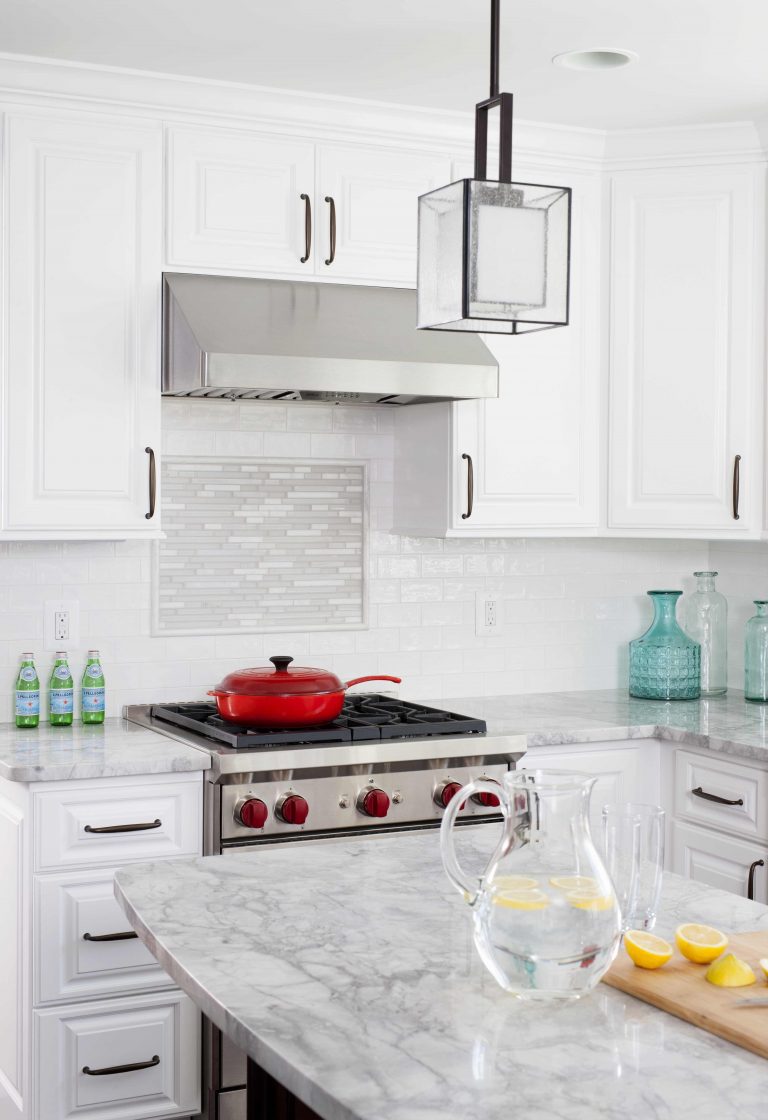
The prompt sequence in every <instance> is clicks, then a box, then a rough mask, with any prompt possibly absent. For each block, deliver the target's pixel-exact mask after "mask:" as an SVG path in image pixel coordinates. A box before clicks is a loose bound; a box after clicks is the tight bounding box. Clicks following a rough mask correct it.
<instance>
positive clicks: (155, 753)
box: [0, 719, 211, 782]
mask: <svg viewBox="0 0 768 1120" xmlns="http://www.w3.org/2000/svg"><path fill="white" fill-rule="evenodd" d="M210 765H211V759H210V756H209V755H208V754H207V753H206V752H205V751H199V750H195V748H194V747H188V746H185V745H184V744H183V743H179V742H177V741H176V740H174V739H167V738H166V737H165V736H164V735H157V734H156V733H155V732H154V731H148V730H147V729H146V728H145V727H139V726H137V725H136V724H135V723H128V722H127V720H124V719H107V720H105V721H104V723H102V724H92V725H87V724H82V723H79V722H77V723H73V724H72V726H71V727H51V725H50V724H48V723H41V724H40V726H39V727H29V728H27V727H25V728H18V727H16V726H15V725H14V724H11V723H4V724H0V777H2V778H7V779H9V780H10V781H12V782H57V781H66V780H69V781H71V780H74V779H75V778H116V777H120V776H122V775H129V774H168V773H172V772H179V771H190V770H208V769H209V768H210Z"/></svg>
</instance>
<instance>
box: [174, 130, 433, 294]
mask: <svg viewBox="0 0 768 1120" xmlns="http://www.w3.org/2000/svg"><path fill="white" fill-rule="evenodd" d="M167 158H168V200H167V210H168V238H167V253H168V263H169V264H170V265H171V266H173V267H182V268H187V267H188V268H205V269H214V270H217V271H222V272H250V273H255V274H257V275H260V274H262V273H277V274H280V275H283V276H286V277H295V278H297V279H310V278H315V277H321V278H323V279H328V280H336V281H343V280H362V281H366V282H371V283H379V284H403V285H413V284H415V281H416V227H417V199H418V196H419V195H420V194H423V193H424V192H426V191H429V190H432V189H434V188H435V187H439V186H440V185H441V184H442V183H445V182H448V181H449V178H450V170H451V165H450V159H449V158H448V157H447V156H440V155H430V154H425V153H422V152H419V151H416V150H408V149H391V148H377V147H374V146H365V145H363V144H354V145H353V144H331V143H315V142H314V141H312V140H310V139H306V138H301V137H286V138H282V137H274V136H266V135H260V134H259V133H257V132H252V131H246V130H242V131H239V130H233V129H215V130H214V129H200V128H191V127H181V126H179V127H173V128H170V129H169V130H168V147H167ZM308 216H309V219H310V224H311V238H310V244H309V252H308V253H307V225H306V223H307V217H308ZM302 258H306V259H304V260H302Z"/></svg>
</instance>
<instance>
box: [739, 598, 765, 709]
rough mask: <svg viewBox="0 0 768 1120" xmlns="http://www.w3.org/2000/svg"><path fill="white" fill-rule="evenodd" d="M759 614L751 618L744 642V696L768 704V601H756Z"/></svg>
mask: <svg viewBox="0 0 768 1120" xmlns="http://www.w3.org/2000/svg"><path fill="white" fill-rule="evenodd" d="M754 602H755V606H756V607H757V613H756V614H754V615H753V616H752V618H750V620H749V622H748V623H747V626H746V630H745V641H744V696H745V697H746V699H747V700H754V701H756V702H757V703H760V704H765V703H768V599H755V601H754Z"/></svg>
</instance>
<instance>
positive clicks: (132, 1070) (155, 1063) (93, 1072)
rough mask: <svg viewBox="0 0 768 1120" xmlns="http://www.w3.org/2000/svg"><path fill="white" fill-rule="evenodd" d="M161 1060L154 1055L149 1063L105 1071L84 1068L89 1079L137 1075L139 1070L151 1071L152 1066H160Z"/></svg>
mask: <svg viewBox="0 0 768 1120" xmlns="http://www.w3.org/2000/svg"><path fill="white" fill-rule="evenodd" d="M159 1065H160V1058H159V1057H158V1055H157V1054H153V1055H152V1057H151V1058H150V1060H149V1061H148V1062H130V1063H129V1064H128V1065H125V1066H104V1068H103V1069H91V1067H90V1066H83V1073H87V1074H88V1076H89V1077H107V1076H108V1075H109V1074H110V1073H136V1071H137V1070H139V1069H151V1068H152V1066H159Z"/></svg>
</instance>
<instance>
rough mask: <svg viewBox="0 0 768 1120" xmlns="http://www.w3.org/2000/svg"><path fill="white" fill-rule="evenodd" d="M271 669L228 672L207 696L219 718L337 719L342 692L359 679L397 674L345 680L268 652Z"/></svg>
mask: <svg viewBox="0 0 768 1120" xmlns="http://www.w3.org/2000/svg"><path fill="white" fill-rule="evenodd" d="M269 660H270V661H271V662H272V664H273V665H274V669H268V668H267V667H266V666H264V667H263V668H259V669H240V670H238V671H237V672H235V673H229V674H228V675H227V676H226V677H225V678H224V680H223V681H222V682H221V684H220V685H217V687H216V688H214V689H212V690H211V691H210V692H209V693H208V695H209V696H214V697H215V698H216V707H217V708H218V709H219V715H220V716H221V717H222V719H226V720H229V721H230V723H245V724H248V725H249V726H250V727H268V728H272V729H275V728H278V727H279V728H285V729H286V730H288V729H290V728H294V727H310V726H312V725H313V724H318V723H330V722H331V720H334V719H336V716H337V715H338V714H339V712H340V711H341V708H342V705H343V703H344V694H345V692H346V690H347V689H348V688H351V687H352V685H353V684H362V682H363V681H394V683H395V684H400V677H386V676H383V677H382V676H373V677H355V679H354V680H351V681H347V683H346V684H344V683H343V681H340V680H339V678H338V677H337V676H336V674H335V673H329V672H328V671H327V670H325V669H310V668H305V667H302V666H300V665H294V666H293V668H289V665H290V664H291V662H292V661H293V658H292V657H270V659H269Z"/></svg>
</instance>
